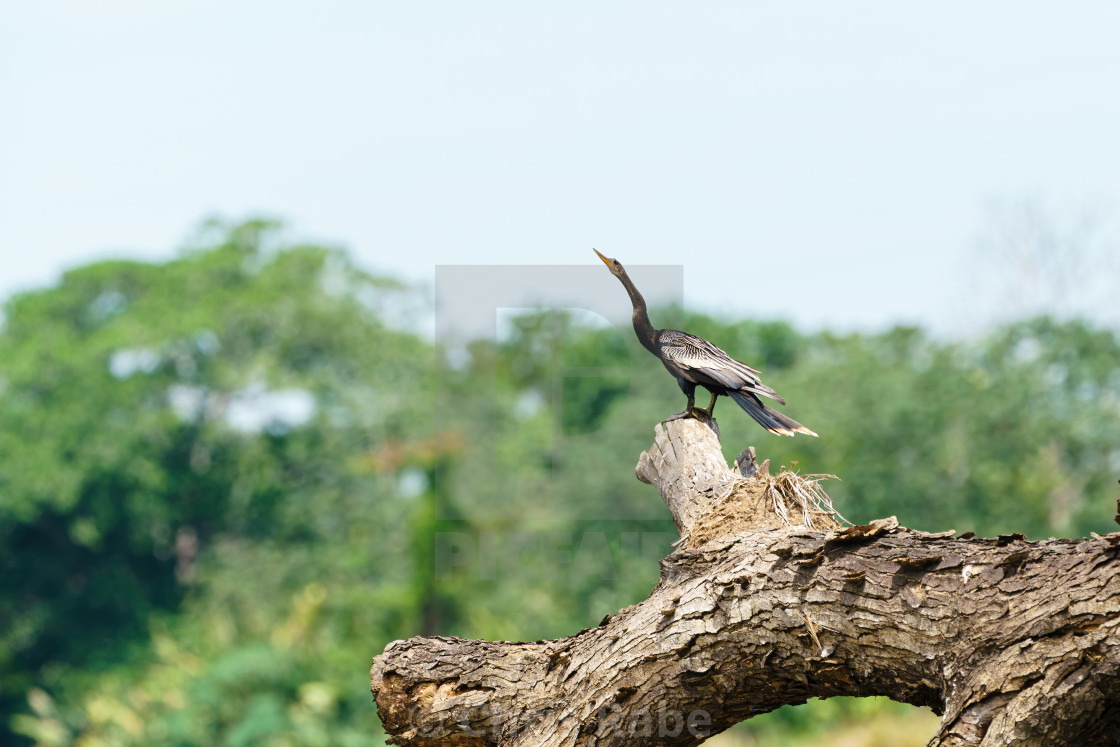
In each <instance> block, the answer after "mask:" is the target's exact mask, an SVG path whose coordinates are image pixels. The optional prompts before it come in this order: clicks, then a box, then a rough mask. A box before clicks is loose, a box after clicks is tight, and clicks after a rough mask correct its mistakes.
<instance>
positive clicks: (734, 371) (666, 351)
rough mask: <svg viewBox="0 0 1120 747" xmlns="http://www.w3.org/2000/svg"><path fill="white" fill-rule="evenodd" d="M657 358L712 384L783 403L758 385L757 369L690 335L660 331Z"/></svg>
mask: <svg viewBox="0 0 1120 747" xmlns="http://www.w3.org/2000/svg"><path fill="white" fill-rule="evenodd" d="M658 342H659V343H660V344H661V354H662V355H663V356H665V358H666V359H667V360H669V361H670V362H671V363H673V364H675V365H677V366H679V367H680V368H682V369H685V370H690V371H696V372H697V373H699V374H702V375H703V376H706V377H708V378H709V379H711V380H712V382H713V383H715V384H718V385H719V386H724V387H727V388H728V389H733V390H747V391H750V392H754V393H755V394H761V395H763V396H765V397H769V398H770V399H773V400H777V401H778V402H781V403H782V404H783V405H784V404H785V400H783V399H782V398H781V397H779V396H778V393H777V392H775V391H774V390H773V389H771V388H770V387H768V386H766V385H765V384H763V383H762V379H760V378H759V376H758V374H759V371H758V369H755V368H751V367H750V366H748V365H747V364H746V363H743V362H742V361H737V360H735V359H734V358H732V357H731V356H730V355H728V354H727V353H725V352H723V351H722V350H720V349H719V348H718V347H716V346H715V345H713V344H712V343H710V342H708V341H707V340H705V339H704V338H703V337H697V336H696V335H690V334H688V333H687V332H681V331H680V330H676V329H664V330H661V334H660V336H659V337H658Z"/></svg>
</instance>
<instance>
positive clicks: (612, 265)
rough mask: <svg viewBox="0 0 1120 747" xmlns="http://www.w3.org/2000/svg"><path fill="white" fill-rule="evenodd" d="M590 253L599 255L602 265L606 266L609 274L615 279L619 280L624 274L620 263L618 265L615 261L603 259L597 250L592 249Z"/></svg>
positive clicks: (607, 258)
mask: <svg viewBox="0 0 1120 747" xmlns="http://www.w3.org/2000/svg"><path fill="white" fill-rule="evenodd" d="M591 251H593V252H595V253H596V254H598V255H599V259H601V260H603V264H605V265H606V266H607V269H608V270H610V271H611V274H612V275H614V276H615V277H616V278H621V277H622V276H624V275H625V274H626V270H624V269H622V263H620V262H619V261H618V260H617V259H611V258H610V257H604V256H603V255H602V253H601V252H600V251H599V250H598V249H592V250H591Z"/></svg>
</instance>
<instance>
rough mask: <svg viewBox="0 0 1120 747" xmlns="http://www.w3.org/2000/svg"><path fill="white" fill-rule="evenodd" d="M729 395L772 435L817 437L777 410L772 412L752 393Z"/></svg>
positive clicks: (730, 393) (733, 393) (732, 393)
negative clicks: (798, 434) (797, 434)
mask: <svg viewBox="0 0 1120 747" xmlns="http://www.w3.org/2000/svg"><path fill="white" fill-rule="evenodd" d="M728 395H729V396H730V397H731V399H733V400H735V403H736V404H737V405H739V407H742V408H743V410H744V411H746V413H747V414H748V415H750V416H751V417H752V418H754V419H755V422H756V423H758V424H759V425H761V426H762V427H763V428H765V429H766V430H768V431H770V432H771V433H777V434H778V435H779V436H792V435H793V434H794V433H804V434H806V435H809V436H815V435H817V434H816V433H813V432H812V431H811V430H809V429H808V428H806V427H805V426H803V425H801V423H798V422H797V421H796V420H794V419H793V418H791V417H789V416H788V415H783V414H782V413H780V412H778V411H777V410H772V409H770V408H769V407H767V406H766V405H764V404H762V402H761V401H760V400H759V399H758V397H756V396H754V395H753V394H751V393H750V392H734V391H733V392H728Z"/></svg>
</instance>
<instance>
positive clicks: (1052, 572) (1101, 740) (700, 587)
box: [370, 419, 1120, 747]
mask: <svg viewBox="0 0 1120 747" xmlns="http://www.w3.org/2000/svg"><path fill="white" fill-rule="evenodd" d="M740 461H743V462H745V460H740ZM750 463H751V464H753V456H752V458H751V459H750ZM637 476H638V478H639V479H640V480H642V481H643V482H647V483H649V484H651V485H653V486H654V487H656V488H657V490H658V492H659V493H660V494H661V496H662V498H663V499H664V500H665V503H666V505H668V507H669V510H670V512H671V513H672V516H673V520H674V522H675V523H676V526H677V529H678V531H679V532H680V535H681V540H680V541H679V542H678V547H677V549H676V550H675V551H674V552H673V553H672V554H670V555H669V556H668V557H666V558H665V559H664V560H662V561H661V578H660V581H659V582H658V584H657V586H656V587H655V588H654V590H653V592H652V593H651V594H650V596H649V598H648V599H646V600H645V601H644V602H641V603H640V604H637V605H634V606H632V607H628V608H626V609H624V610H621V611H620V612H619V613H618V614H617V615H613V616H608V617H607V618H606V619H604V620H603V622H602V623H600V625H599V626H598V627H596V628H591V629H586V630H581V631H580V632H578V633H576V634H575V635H572V636H569V637H567V638H562V639H559V640H555V641H537V642H533V643H525V642H513V641H497V642H488V641H472V640H464V639H459V638H446V637H433V638H411V639H409V640H404V641H394V642H393V643H391V644H389V645H388V646H387V647H386V648H385V651H384V652H383V653H382V654H380V655H379V656H377V657H376V658H375V659H374V661H373V668H372V670H371V672H370V676H371V688H372V691H373V695H374V698H375V699H376V701H377V705H378V712H379V714H380V716H381V719H382V722H383V723H384V725H385V730H386V733H387V734H388V735H389V739H390V741H391V742H392V743H395V744H401V745H412V746H415V747H420V746H426V745H525V746H533V747H544V746H545V745H629V744H634V745H647V744H686V745H687V744H698V743H700V742H702V741H703V740H704V739H705V738H707V737H708V736H711V735H712V734H715V733H717V732H719V731H722V730H724V729H726V728H728V727H729V726H731V725H733V724H735V723H737V722H739V721H742V720H743V719H747V718H750V717H751V716H754V715H756V714H759V713H765V712H767V711H771V710H773V709H775V708H778V707H779V706H782V705H786V704H798V703H804V702H805V701H806V700H807V699H808V698H811V697H820V698H827V697H832V696H836V695H854V696H869V695H885V696H887V697H889V698H892V699H893V700H897V701H900V702H903V703H911V704H913V705H919V706H929V707H930V708H932V709H933V710H934V711H935V712H936V713H938V714H939V715H942V717H943V718H942V722H941V726H940V729H939V730H938V732H937V734H935V735H933V737H932V739H931V741H930V745H939V746H941V747H964V746H965V745H985V746H988V745H1073V744H1076V745H1080V746H1081V747H1084V746H1086V745H1106V744H1110V745H1111V744H1120V636H1118V631H1120V574H1118V570H1120V533H1114V534H1110V535H1107V536H1104V537H1100V536H1096V535H1094V536H1093V537H1092V538H1091V539H1076V540H1070V539H1059V540H1049V541H1045V542H1027V541H1025V540H1024V539H1023V537H1022V536H1021V535H1006V536H1001V537H999V538H995V539H981V538H976V537H973V536H972V533H971V532H969V533H965V534H964V535H961V536H955V532H953V531H948V532H939V533H932V534H931V533H927V532H919V531H913V530H908V529H905V528H903V527H900V526H898V522H897V521H896V520H895V519H894V518H893V517H891V518H888V519H883V520H879V521H875V522H872V523H871V524H868V525H865V526H849V527H843V526H842V525H841V524H840V523H839V522H838V521H837V520H836V517H835V516H834V515H833V514H832V513H831V512H830V511H829V509H830V505H829V504H827V499H824V500H822V499H821V498H820V495H814V493H813V491H814V486H815V483H813V482H812V481H809V480H804V479H802V478H798V477H797V476H795V475H791V474H790V473H787V472H782V473H780V474H779V475H777V476H774V475H770V474H769V471H768V469H767V465H766V464H765V463H764V464H763V465H759V466H758V467H757V468H756V469H755V471H754V472H753V474H752V476H751V477H744V476H743V473H741V472H739V471H738V470H735V471H733V470H731V469H729V468H728V466H727V464H726V462H725V460H724V458H723V455H722V452H721V450H720V445H719V442H718V439H717V437H716V435H715V434H714V433H713V431H712V429H710V428H708V427H707V426H706V425H704V424H702V423H699V422H697V421H696V420H691V419H688V420H685V419H682V420H677V421H672V422H670V423H667V424H666V425H665V426H664V427H662V426H660V425H659V426H657V428H656V437H655V441H654V444H653V445H652V446H651V447H650V449H649V450H648V451H646V452H644V453H643V454H642V455H641V457H640V458H639V461H638V465H637ZM783 481H784V482H783Z"/></svg>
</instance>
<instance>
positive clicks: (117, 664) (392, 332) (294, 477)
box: [0, 222, 1120, 746]
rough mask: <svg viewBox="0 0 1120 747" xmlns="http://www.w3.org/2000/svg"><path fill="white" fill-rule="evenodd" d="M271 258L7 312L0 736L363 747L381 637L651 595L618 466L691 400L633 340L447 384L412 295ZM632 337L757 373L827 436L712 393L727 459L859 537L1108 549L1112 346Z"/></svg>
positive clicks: (486, 359) (586, 613)
mask: <svg viewBox="0 0 1120 747" xmlns="http://www.w3.org/2000/svg"><path fill="white" fill-rule="evenodd" d="M282 239H283V234H282V233H281V231H280V229H279V227H278V226H275V225H273V224H269V223H267V222H250V223H246V224H242V225H233V226H223V225H220V224H213V225H210V226H208V227H207V228H206V230H205V231H204V233H203V235H202V238H200V240H199V242H198V245H197V246H196V247H193V248H190V249H188V250H186V251H184V252H183V253H182V254H181V255H180V256H179V257H178V258H176V259H174V260H172V261H170V262H167V263H163V264H142V263H135V262H102V263H98V264H94V265H90V266H88V267H84V268H80V269H77V270H74V271H73V272H70V273H68V274H67V275H66V276H65V277H64V278H63V280H62V282H61V283H60V284H59V285H58V286H57V287H55V288H51V289H48V290H44V291H39V292H35V293H27V294H23V295H21V296H17V297H15V298H13V299H11V300H10V301H9V302H8V304H7V306H6V309H5V312H6V319H7V323H6V327H5V328H4V330H3V332H2V333H0V540H2V542H0V683H3V688H2V689H0V723H2V724H6V725H7V727H8V728H9V729H10V732H9V734H8V736H9V737H12V738H15V735H21V737H20V738H23V739H25V740H30V741H35V742H38V743H41V744H46V745H67V744H82V745H87V746H91V745H117V744H120V745H128V744H136V745H139V744H145V745H147V744H168V745H178V744H182V745H187V744H211V743H212V744H231V745H241V744H258V743H269V744H292V745H296V744H308V745H317V744H324V745H325V744H332V745H333V744H355V745H357V744H379V743H380V742H381V739H380V736H379V734H380V732H379V726H378V723H377V719H376V714H375V709H374V707H373V706H372V705H371V703H370V698H369V695H368V693H367V686H368V680H367V679H366V672H365V671H364V669H365V667H364V665H363V662H365V661H367V660H368V658H369V657H370V656H371V655H373V654H374V653H377V652H378V651H380V650H381V649H382V648H383V647H384V645H385V644H386V643H387V642H388V641H390V640H392V639H394V638H402V637H406V636H410V635H415V634H418V633H441V634H457V635H464V636H472V637H486V638H494V639H533V638H542V637H552V636H560V635H565V634H569V633H571V632H573V631H575V630H578V629H579V628H581V627H587V626H589V625H594V624H596V623H597V622H598V621H599V619H600V618H602V617H603V615H605V614H608V613H614V612H616V611H617V610H618V609H619V608H621V607H623V606H626V605H628V604H633V603H635V602H637V601H639V600H641V599H642V598H644V597H645V596H646V594H648V592H649V589H650V587H651V586H652V585H653V584H654V583H655V582H656V578H657V562H656V561H657V559H658V558H659V557H661V556H663V555H664V554H665V553H667V552H668V550H669V547H668V544H669V542H671V541H672V539H674V538H675V535H674V533H673V527H672V523H671V521H669V517H668V514H667V511H666V510H665V508H664V506H663V505H662V504H661V501H660V500H658V498H657V496H656V494H654V493H653V492H652V491H651V489H650V488H649V487H648V486H645V485H642V484H640V483H638V482H637V481H636V480H634V478H633V472H632V466H633V464H634V462H635V461H636V457H637V455H638V454H639V453H640V452H641V451H642V450H643V449H644V448H646V447H647V446H648V445H649V442H650V439H651V437H652V432H651V428H652V424H653V423H654V422H656V421H657V420H658V419H660V418H663V417H665V416H666V415H669V414H671V413H673V412H676V411H678V410H680V409H681V408H682V406H683V404H684V398H683V396H682V395H681V394H680V392H679V390H678V389H677V387H676V385H675V383H674V382H673V381H672V379H671V378H670V377H669V376H668V375H667V374H666V373H665V371H664V370H663V369H662V367H661V365H660V364H659V363H658V362H657V361H656V360H655V359H654V358H652V357H651V356H649V354H648V353H647V352H646V351H645V350H644V349H642V348H641V347H640V346H639V345H638V344H637V342H636V340H635V339H634V338H633V335H632V333H631V331H630V330H629V329H628V328H624V329H615V328H613V327H603V326H599V325H595V324H592V323H591V322H590V321H589V319H587V318H584V317H583V316H581V315H579V314H578V313H551V312H548V313H539V314H527V315H524V316H521V317H518V318H516V319H514V320H512V322H511V325H510V329H509V333H508V334H507V335H505V336H503V338H502V339H501V340H497V341H495V340H476V341H472V342H470V344H469V345H468V348H467V349H468V350H469V358H468V361H467V363H466V365H465V366H464V365H454V366H453V365H449V364H448V362H447V361H448V360H450V359H451V356H449V354H448V353H447V351H446V350H444V349H443V348H442V347H440V346H439V345H432V344H431V343H429V342H427V341H425V340H424V339H423V338H422V337H421V336H420V335H419V334H417V333H416V332H414V331H410V330H408V329H401V328H397V327H395V326H393V325H390V324H389V323H388V322H387V319H389V318H396V315H395V314H393V313H392V312H394V311H395V310H398V309H400V308H413V307H416V306H417V305H421V306H422V305H423V295H422V294H421V293H420V292H419V291H417V290H414V289H409V288H404V287H402V286H400V285H399V284H396V283H394V282H392V281H388V280H385V279H381V278H376V277H372V276H370V275H368V274H366V273H363V272H361V271H359V270H357V269H356V268H354V267H353V266H352V265H351V264H350V263H349V262H348V260H347V259H346V257H345V255H344V254H342V253H341V252H339V251H336V250H332V249H328V248H324V247H314V246H300V245H291V246H288V245H285V244H284V243H283V240H282ZM418 302H419V304H418ZM653 317H654V320H655V322H660V323H661V324H667V325H672V326H680V327H681V328H684V329H688V330H689V331H692V332H695V333H698V334H701V335H703V336H706V337H709V338H710V339H712V340H714V341H716V342H717V344H719V345H720V346H721V347H723V348H725V349H726V350H728V351H729V352H731V353H732V354H733V355H735V356H737V357H740V358H742V359H744V360H746V361H748V362H750V363H751V364H752V365H755V366H756V367H758V368H761V369H763V371H764V377H765V380H766V381H767V383H769V384H771V385H773V386H774V387H775V388H776V389H777V390H778V391H779V392H781V393H782V395H783V396H785V397H786V399H787V400H788V401H789V402H790V405H789V406H788V407H787V408H785V411H786V412H788V413H790V414H791V415H792V416H793V417H795V418H797V419H798V420H800V421H802V422H804V423H805V424H806V425H808V426H809V427H811V428H813V429H814V430H816V431H817V432H818V433H820V434H821V437H820V438H819V439H811V438H803V437H798V438H795V439H781V438H777V437H774V436H771V435H769V434H766V433H764V432H763V431H761V430H760V429H759V428H758V427H757V426H756V425H755V424H754V423H753V422H752V421H751V420H750V419H749V418H748V417H747V416H746V415H745V414H743V413H742V412H740V411H739V410H738V409H737V408H736V407H735V406H734V404H733V403H731V402H730V401H728V400H726V399H723V400H721V401H720V403H719V405H718V407H717V411H716V415H717V417H718V418H719V423H720V427H721V430H722V435H723V443H724V446H725V450H726V455H727V456H728V458H729V459H730V458H733V457H734V456H735V455H736V454H738V452H739V451H740V450H741V449H743V448H745V447H746V446H747V445H749V444H753V445H755V446H756V447H757V448H758V452H759V457H760V458H770V459H771V460H772V461H773V462H774V463H775V465H777V464H785V465H791V464H794V463H796V464H797V469H798V470H801V471H806V472H831V473H834V474H837V475H839V476H841V478H842V480H841V481H839V482H833V483H830V484H828V489H829V492H830V493H831V495H832V497H833V499H834V501H835V503H836V505H837V506H838V507H839V508H840V510H841V511H843V512H844V513H845V514H846V515H847V516H848V518H850V519H852V520H855V521H863V520H868V519H871V518H876V517H879V516H884V515H889V514H895V515H897V516H898V517H899V519H900V521H901V522H902V523H903V524H905V525H908V526H915V527H921V528H925V529H931V530H936V529H944V528H948V527H950V526H954V527H956V528H957V529H960V530H964V529H972V530H975V531H977V532H978V533H981V534H987V535H992V534H996V533H1002V532H1011V531H1024V532H1026V533H1028V534H1029V535H1031V536H1034V537H1042V536H1047V535H1049V534H1066V535H1084V534H1087V533H1088V532H1089V531H1098V532H1104V531H1109V529H1110V521H1111V516H1112V509H1113V507H1114V506H1113V503H1112V501H1113V500H1114V487H1115V483H1114V479H1115V477H1116V474H1115V473H1116V472H1118V471H1120V375H1118V374H1117V372H1118V371H1120V340H1118V339H1117V337H1116V336H1115V335H1114V334H1112V333H1111V332H1108V331H1104V330H1099V329H1094V328H1092V327H1091V326H1089V325H1087V324H1085V323H1082V322H1076V321H1075V322H1064V323H1059V322H1055V321H1052V320H1048V319H1038V320H1032V321H1027V322H1022V323H1018V324H1014V325H1010V326H1008V327H1004V328H1001V329H998V330H995V331H994V332H992V333H991V334H989V335H988V336H986V337H984V338H982V339H978V340H973V341H968V342H946V341H937V340H932V339H930V338H928V337H926V336H925V335H923V334H922V333H921V331H920V330H915V329H909V328H898V329H894V330H890V331H888V332H884V333H882V334H875V335H866V334H859V335H856V334H853V335H843V336H838V335H833V334H829V333H820V334H814V335H804V334H800V333H798V332H797V331H795V330H794V329H792V328H791V327H790V326H789V325H787V324H785V323H781V322H749V321H745V322H724V321H721V320H718V319H713V318H711V317H708V316H703V315H695V314H682V313H681V312H679V310H667V311H662V312H658V311H656V310H655V312H654V313H653ZM703 404H706V403H703ZM806 708H812V709H814V710H813V713H815V714H816V716H806V715H805V714H806V710H805V709H806ZM868 708H871V709H873V710H876V711H878V710H881V708H882V707H881V706H880V705H876V704H873V703H870V702H863V701H861V702H860V703H855V704H853V703H848V704H846V705H838V704H837V703H836V702H830V703H817V704H813V705H810V706H805V707H801V708H798V709H783V711H781V712H780V713H777V714H774V715H772V716H769V717H766V718H763V719H759V720H755V721H752V722H751V723H750V724H748V725H747V728H748V729H754V730H756V731H758V733H760V734H766V735H775V734H782V733H790V732H791V731H792V732H798V731H800V732H801V733H804V734H808V733H809V731H808V730H807V729H806V728H802V727H805V725H806V723H807V722H808V721H815V722H818V723H823V722H827V721H828V720H829V719H832V720H852V719H862V718H865V717H867V713H865V711H866V710H867V709H868ZM822 719H823V721H822ZM0 728H2V727H0ZM775 738H777V737H775ZM5 741H7V740H5Z"/></svg>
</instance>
